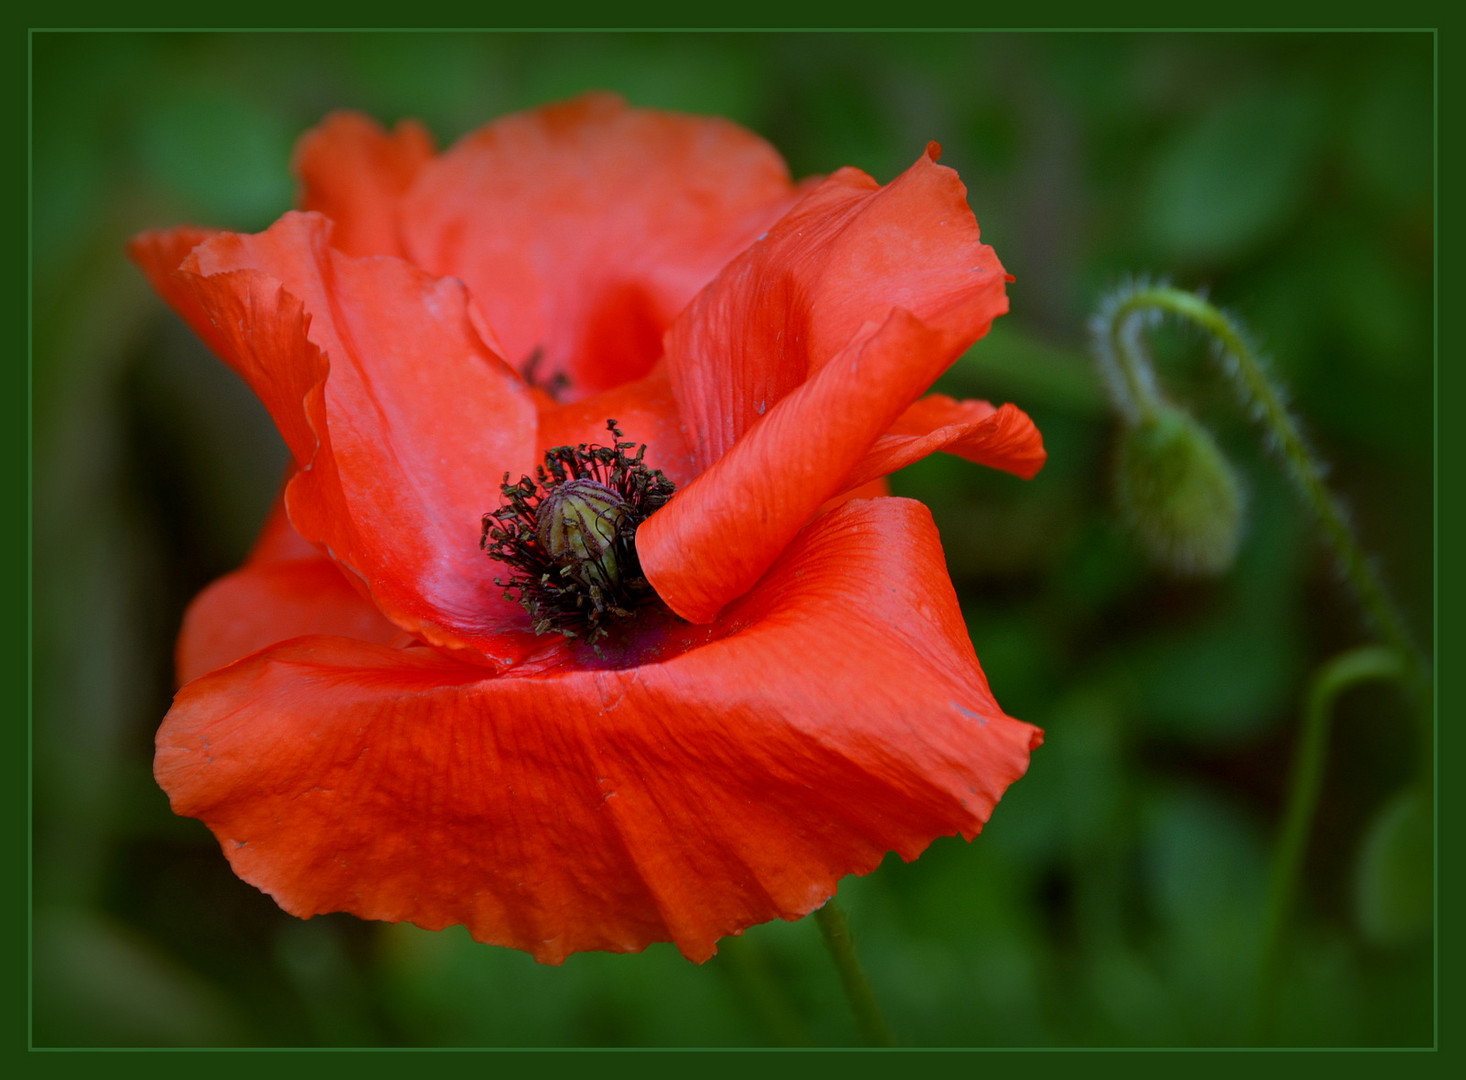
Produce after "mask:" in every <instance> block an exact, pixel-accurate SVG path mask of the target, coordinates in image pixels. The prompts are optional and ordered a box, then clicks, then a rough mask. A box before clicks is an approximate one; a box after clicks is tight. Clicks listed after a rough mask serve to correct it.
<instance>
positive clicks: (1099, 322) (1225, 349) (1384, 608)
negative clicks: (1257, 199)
mask: <svg viewBox="0 0 1466 1080" xmlns="http://www.w3.org/2000/svg"><path fill="white" fill-rule="evenodd" d="M1158 314H1169V315H1175V316H1179V317H1180V318H1183V319H1185V320H1187V321H1188V322H1190V323H1192V324H1194V325H1196V326H1198V327H1200V328H1201V329H1202V330H1204V331H1206V332H1207V334H1208V335H1209V336H1210V337H1211V338H1212V340H1213V342H1214V343H1215V344H1216V348H1217V351H1218V354H1219V358H1220V360H1221V362H1222V370H1223V371H1224V372H1226V374H1227V376H1228V377H1229V378H1230V379H1231V381H1232V382H1233V384H1234V385H1235V386H1236V388H1237V390H1238V392H1239V394H1240V395H1241V398H1242V403H1243V406H1244V408H1245V409H1246V410H1247V412H1248V414H1249V415H1250V416H1252V417H1253V418H1254V419H1256V420H1257V421H1258V422H1259V423H1260V424H1261V425H1262V427H1263V430H1264V432H1265V434H1266V437H1267V441H1268V442H1270V443H1272V444H1273V445H1274V446H1275V447H1276V449H1277V451H1278V452H1279V454H1280V455H1281V456H1282V459H1283V464H1284V468H1285V471H1286V472H1287V473H1288V476H1289V477H1290V478H1291V480H1292V481H1293V486H1294V488H1295V490H1296V491H1297V492H1298V495H1299V497H1300V498H1301V499H1302V501H1303V503H1304V505H1305V506H1307V507H1308V508H1309V509H1310V510H1311V511H1312V512H1313V514H1314V516H1315V517H1316V518H1317V519H1318V522H1319V525H1320V526H1321V527H1322V529H1323V534H1324V538H1325V540H1326V541H1327V542H1328V545H1329V547H1330V548H1332V549H1333V552H1334V555H1335V557H1336V558H1337V559H1338V561H1339V565H1340V567H1342V569H1343V571H1344V575H1345V577H1346V578H1347V579H1348V581H1349V584H1350V586H1351V587H1352V588H1353V590H1354V592H1355V594H1356V595H1357V596H1358V598H1359V601H1360V604H1361V605H1362V606H1363V608H1364V610H1365V613H1366V615H1367V616H1368V618H1369V619H1370V621H1371V622H1372V623H1373V625H1374V628H1375V630H1376V631H1377V632H1378V633H1379V635H1380V636H1381V638H1383V639H1384V641H1385V643H1386V644H1387V645H1389V646H1390V648H1392V649H1394V650H1395V651H1396V652H1398V653H1399V654H1400V656H1401V657H1402V658H1403V659H1404V662H1405V664H1406V666H1407V670H1406V671H1405V673H1404V677H1405V679H1406V681H1407V682H1408V683H1409V684H1410V687H1411V690H1412V691H1413V693H1414V694H1415V695H1416V701H1417V704H1418V705H1419V706H1420V708H1421V711H1422V714H1423V715H1425V716H1426V717H1427V718H1428V716H1429V712H1430V681H1429V677H1428V675H1427V667H1428V665H1427V662H1426V660H1425V658H1424V657H1423V656H1422V654H1421V652H1420V650H1419V648H1418V647H1417V646H1416V645H1415V644H1414V642H1413V641H1412V639H1411V637H1410V634H1409V632H1408V631H1407V630H1406V628H1405V622H1404V619H1403V618H1401V616H1400V613H1399V612H1398V610H1397V609H1396V608H1395V605H1394V604H1393V602H1392V601H1391V600H1390V597H1389V594H1388V593H1387V592H1386V590H1385V587H1384V583H1383V582H1382V581H1381V580H1380V577H1379V574H1378V573H1377V572H1376V570H1375V568H1374V566H1373V565H1372V564H1371V563H1370V561H1369V560H1368V559H1367V558H1366V557H1365V555H1364V552H1363V550H1362V549H1361V548H1360V546H1359V542H1358V540H1357V539H1356V538H1355V536H1354V532H1353V530H1352V529H1351V528H1350V527H1349V523H1348V519H1347V518H1346V517H1345V515H1344V511H1343V508H1342V507H1341V506H1340V504H1339V501H1338V500H1337V499H1336V498H1335V497H1334V495H1333V493H1332V492H1331V491H1330V490H1329V489H1328V486H1327V485H1326V484H1325V483H1324V480H1323V475H1324V474H1323V468H1322V466H1321V465H1320V463H1319V461H1318V459H1317V458H1316V457H1315V455H1314V454H1313V452H1312V451H1311V450H1310V449H1309V447H1308V444H1307V442H1306V441H1305V440H1304V438H1303V433H1302V432H1301V431H1300V430H1299V427H1298V423H1297V421H1296V420H1294V418H1293V416H1292V414H1290V413H1289V412H1288V410H1287V407H1286V406H1285V405H1284V403H1283V398H1282V395H1281V394H1280V393H1279V390H1278V387H1277V385H1276V384H1275V383H1274V382H1273V380H1272V379H1271V378H1269V376H1268V374H1267V372H1266V370H1265V369H1264V368H1263V365H1262V363H1261V362H1260V361H1259V360H1258V358H1257V355H1256V353H1255V351H1254V350H1253V348H1252V346H1251V345H1250V344H1249V343H1248V341H1247V336H1246V334H1245V333H1244V332H1243V330H1242V327H1241V326H1240V324H1239V323H1237V321H1236V320H1234V319H1233V318H1231V317H1230V316H1228V315H1227V314H1226V313H1225V312H1223V311H1220V310H1218V309H1217V308H1216V307H1214V306H1213V305H1211V304H1209V303H1208V302H1207V301H1205V300H1203V299H1202V298H1201V297H1199V296H1197V295H1196V294H1195V293H1189V292H1186V291H1184V290H1182V289H1176V288H1172V287H1171V286H1168V285H1152V284H1146V283H1142V284H1139V285H1136V286H1132V287H1128V288H1125V289H1122V290H1120V291H1119V292H1117V293H1116V294H1114V295H1113V296H1111V297H1110V298H1109V299H1108V300H1107V301H1106V303H1105V304H1104V306H1103V307H1102V308H1101V310H1100V313H1099V314H1098V315H1097V316H1096V317H1095V323H1094V325H1093V329H1094V333H1095V340H1096V342H1097V343H1099V345H1100V348H1099V349H1098V351H1099V353H1100V360H1101V363H1102V364H1104V365H1106V370H1107V374H1109V376H1110V383H1111V392H1112V394H1114V395H1115V396H1116V399H1117V404H1118V405H1119V406H1120V408H1121V411H1122V412H1125V413H1126V415H1127V416H1130V417H1132V418H1133V417H1134V415H1135V413H1136V412H1137V411H1138V412H1139V413H1140V414H1141V415H1146V414H1148V413H1149V412H1153V411H1155V409H1156V407H1157V405H1158V402H1159V397H1158V395H1157V392H1156V390H1155V386H1154V376H1153V375H1152V374H1151V370H1150V364H1149V361H1148V360H1147V359H1146V358H1145V356H1144V352H1143V349H1142V344H1141V340H1140V332H1141V330H1142V329H1143V326H1144V323H1145V322H1146V321H1147V320H1153V319H1154V318H1155V317H1156V316H1157V315H1158ZM1116 370H1118V372H1119V374H1120V377H1119V378H1118V379H1117V378H1116V376H1115V371H1116ZM1122 390H1123V391H1124V392H1127V393H1128V395H1129V399H1130V401H1129V402H1128V403H1127V402H1124V401H1121V400H1120V395H1121V392H1122ZM1127 406H1128V407H1127ZM1427 726H1428V725H1427Z"/></svg>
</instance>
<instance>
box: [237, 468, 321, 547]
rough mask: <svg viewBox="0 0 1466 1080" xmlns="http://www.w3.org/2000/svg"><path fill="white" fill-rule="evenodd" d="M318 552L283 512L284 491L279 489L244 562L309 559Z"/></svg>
mask: <svg viewBox="0 0 1466 1080" xmlns="http://www.w3.org/2000/svg"><path fill="white" fill-rule="evenodd" d="M287 479H288V477H287ZM319 554H320V552H318V551H317V550H316V547H315V545H314V544H312V543H311V542H310V541H309V540H307V539H306V538H305V537H303V536H301V535H300V533H298V532H296V531H295V526H294V525H292V524H290V515H289V514H287V513H286V512H285V492H284V491H281V492H280V494H279V495H277V496H276V497H275V503H274V505H273V506H271V507H270V516H269V517H267V518H265V524H264V525H263V526H262V527H261V528H260V535H259V536H257V537H255V542H254V546H253V547H251V548H250V549H249V555H248V556H247V557H246V558H245V562H247V563H263V562H286V561H287V560H290V559H309V558H311V557H312V556H314V555H319Z"/></svg>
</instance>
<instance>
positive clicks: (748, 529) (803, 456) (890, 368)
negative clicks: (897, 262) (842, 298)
mask: <svg viewBox="0 0 1466 1080" xmlns="http://www.w3.org/2000/svg"><path fill="white" fill-rule="evenodd" d="M966 346H967V343H966V341H965V340H964V339H963V338H960V337H958V336H957V335H955V334H952V333H948V332H944V331H942V330H938V329H934V328H932V327H930V326H927V325H926V324H925V323H923V322H921V321H920V320H919V319H917V318H916V317H915V316H913V315H911V314H910V313H909V312H906V311H902V310H900V309H896V310H893V311H891V312H890V313H889V315H888V317H887V318H886V321H885V323H884V324H883V325H882V326H880V327H879V328H878V329H875V330H874V332H873V333H872V332H870V331H869V330H868V331H866V332H865V333H864V334H863V335H862V337H861V338H859V339H857V341H855V342H854V343H852V344H851V345H850V346H849V347H847V348H846V349H845V350H844V352H842V353H841V354H840V355H839V356H837V357H835V358H834V359H833V360H830V361H829V362H828V363H826V364H825V365H824V366H823V367H821V368H820V369H819V370H818V371H817V372H816V373H815V374H814V375H813V376H812V377H811V378H810V379H809V381H808V382H805V383H804V384H803V385H801V386H799V387H797V388H796V389H794V390H793V391H792V392H791V393H789V394H788V395H787V396H785V397H784V398H782V399H781V400H780V401H779V402H778V403H777V404H775V405H774V406H773V407H772V408H771V409H770V410H769V411H768V413H767V414H766V415H765V416H763V417H762V418H761V419H760V420H759V421H758V422H757V423H755V424H754V425H753V426H751V427H750V428H749V429H748V430H747V431H746V432H745V433H744V435H743V437H742V438H741V439H740V440H739V441H738V442H737V443H735V444H734V445H733V447H732V448H731V449H730V450H729V451H728V452H727V453H726V454H724V455H723V456H722V457H720V458H719V459H718V460H717V461H716V462H714V463H713V465H712V467H711V468H709V469H708V470H707V471H706V472H704V473H703V474H702V475H700V476H698V477H697V478H696V479H695V480H694V481H693V482H692V483H691V484H689V485H688V486H687V487H685V488H683V489H682V490H680V491H678V493H677V494H676V495H675V496H674V497H673V499H672V501H671V502H670V503H668V504H667V505H666V506H665V507H663V508H662V509H661V510H660V511H658V512H657V513H656V514H654V515H652V517H651V518H649V519H648V520H647V521H646V522H645V523H644V524H643V525H642V526H641V528H640V529H639V530H638V532H637V536H636V548H637V553H638V554H639V556H640V558H641V565H642V569H643V571H644V572H645V573H646V577H647V580H648V581H650V582H651V584H652V587H653V588H655V589H656V590H657V595H658V596H660V597H661V598H662V600H663V601H664V602H665V603H666V604H667V606H668V607H670V608H671V609H672V610H673V611H675V612H677V614H679V615H681V616H682V617H683V618H684V619H688V620H690V621H691V622H694V623H705V622H709V621H711V620H712V619H713V618H714V617H716V615H717V614H718V612H719V611H721V610H722V608H723V607H724V605H726V604H727V603H728V602H729V601H731V600H734V599H736V598H737V597H739V596H742V595H743V594H744V593H745V592H746V591H748V589H749V588H751V587H752V586H753V584H754V582H756V581H757V580H758V579H759V578H760V577H762V576H763V574H764V572H765V571H766V570H767V569H768V568H769V566H770V565H772V564H773V562H774V560H775V559H777V558H778V557H779V553H780V552H781V551H782V550H783V548H784V545H785V544H787V543H789V541H790V540H791V539H793V537H794V535H795V534H796V533H797V532H799V530H800V529H801V528H803V527H804V524H805V522H807V521H808V520H809V518H810V516H811V515H812V514H814V512H815V511H816V510H818V509H819V507H820V506H821V504H823V503H824V502H825V501H826V500H828V499H830V498H831V497H833V496H834V495H837V494H838V493H839V492H840V491H842V490H844V489H845V488H846V487H852V486H855V485H853V484H849V483H847V477H849V476H850V474H851V471H852V470H853V469H854V468H855V467H856V466H857V465H858V464H859V463H860V462H861V460H862V459H863V458H864V457H865V456H866V453H867V451H869V450H870V448H871V445H872V444H873V443H874V442H875V441H876V439H877V438H878V437H879V436H880V435H881V433H882V432H884V431H886V429H887V428H889V427H890V426H891V425H892V424H893V423H894V422H895V421H896V418H897V417H898V416H899V415H900V414H901V413H902V412H903V411H904V410H905V408H906V406H907V404H908V403H909V402H910V401H911V400H912V399H913V398H915V397H916V396H917V395H918V394H919V393H921V391H922V390H924V389H926V388H927V387H928V386H930V385H931V383H932V380H933V379H935V378H936V376H937V375H938V374H939V373H940V372H941V371H943V370H945V369H946V367H947V366H948V365H949V364H950V363H951V362H952V361H953V360H955V359H956V358H957V356H958V355H960V354H961V352H962V350H963V349H965V348H966ZM872 478H873V477H866V478H865V479H872Z"/></svg>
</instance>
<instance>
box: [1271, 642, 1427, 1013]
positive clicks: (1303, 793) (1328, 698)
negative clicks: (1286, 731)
mask: <svg viewBox="0 0 1466 1080" xmlns="http://www.w3.org/2000/svg"><path fill="white" fill-rule="evenodd" d="M1406 664H1407V661H1406V659H1405V657H1403V656H1401V654H1400V653H1398V652H1396V651H1394V650H1393V649H1386V648H1382V647H1380V646H1378V645H1365V646H1362V647H1360V648H1357V649H1351V650H1350V651H1348V652H1346V653H1341V654H1340V655H1338V656H1336V657H1334V658H1333V659H1332V660H1330V661H1329V662H1328V663H1326V664H1325V665H1324V666H1323V667H1322V668H1320V669H1319V671H1318V674H1317V675H1316V676H1314V680H1313V685H1312V686H1311V687H1310V688H1309V692H1308V704H1307V712H1306V714H1305V716H1304V722H1303V734H1302V737H1301V739H1300V741H1299V744H1298V750H1297V753H1296V754H1295V755H1294V758H1293V773H1292V776H1291V777H1290V778H1289V781H1288V805H1287V809H1286V810H1285V812H1284V817H1283V828H1282V832H1281V833H1280V834H1279V835H1278V841H1277V847H1276V848H1274V850H1273V866H1272V878H1271V880H1270V882H1269V886H1268V906H1267V921H1266V923H1265V924H1264V929H1263V944H1262V959H1261V968H1260V971H1261V984H1260V989H1259V993H1258V1025H1259V1027H1258V1030H1259V1034H1260V1035H1261V1036H1262V1037H1263V1038H1266V1037H1267V1036H1268V1034H1269V1033H1270V1031H1271V1024H1272V1021H1273V1019H1274V1015H1275V1013H1276V1005H1277V995H1278V976H1279V970H1280V966H1281V961H1282V953H1283V935H1284V931H1285V930H1286V929H1287V924H1288V919H1289V916H1290V915H1291V913H1292V908H1293V901H1294V898H1295V897H1296V895H1297V892H1298V880H1299V877H1300V876H1301V874H1302V870H1303V856H1304V854H1305V853H1306V852H1307V850H1308V839H1309V835H1310V834H1311V833H1312V832H1313V819H1314V816H1315V815H1316V813H1317V812H1318V798H1319V792H1320V791H1321V790H1322V788H1323V770H1324V763H1325V760H1326V759H1327V757H1328V743H1329V729H1330V727H1331V726H1332V725H1331V722H1332V719H1333V708H1334V702H1335V701H1336V700H1337V699H1338V697H1339V695H1340V694H1342V693H1343V692H1344V691H1345V690H1348V689H1349V688H1351V687H1354V686H1358V685H1359V684H1360V683H1364V682H1370V681H1379V680H1392V679H1393V680H1400V681H1402V682H1403V681H1404V680H1405V679H1406V677H1407V667H1406Z"/></svg>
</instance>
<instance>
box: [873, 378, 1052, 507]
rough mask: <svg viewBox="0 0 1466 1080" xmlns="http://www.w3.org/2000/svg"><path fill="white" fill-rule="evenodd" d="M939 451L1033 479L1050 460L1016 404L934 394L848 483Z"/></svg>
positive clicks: (918, 404) (904, 416)
mask: <svg viewBox="0 0 1466 1080" xmlns="http://www.w3.org/2000/svg"><path fill="white" fill-rule="evenodd" d="M938 450H942V451H945V452H946V453H949V454H955V455H956V456H958V457H960V458H964V459H966V460H967V461H971V462H974V463H975V464H978V465H987V466H989V467H991V468H994V469H1002V470H1003V471H1004V472H1010V473H1013V474H1015V475H1017V476H1021V477H1022V478H1023V479H1025V480H1031V479H1033V477H1034V476H1035V475H1037V473H1038V471H1039V469H1041V468H1043V463H1044V461H1045V460H1046V459H1047V456H1048V455H1047V454H1046V453H1045V452H1044V444H1043V436H1042V435H1040V434H1039V430H1038V428H1037V427H1035V426H1034V423H1033V421H1032V420H1030V419H1029V418H1028V414H1027V413H1025V412H1024V411H1023V410H1022V409H1020V408H1018V406H1016V405H1004V406H1002V407H1001V408H996V409H995V408H994V407H993V406H992V405H991V404H989V403H988V402H986V401H970V400H969V401H956V400H954V399H952V398H949V397H947V396H946V395H945V394H929V395H928V396H926V397H924V398H922V399H921V400H920V401H917V402H915V403H914V404H913V405H912V406H911V408H909V409H907V410H906V411H905V412H904V413H902V414H901V415H900V416H899V417H898V418H897V420H896V422H895V423H894V424H892V425H891V429H890V430H889V431H887V432H886V434H884V435H882V436H881V437H880V438H879V439H877V440H876V442H875V445H874V446H872V447H871V448H870V453H868V454H866V455H865V459H864V460H863V461H861V463H860V464H859V465H857V466H856V467H855V470H854V471H853V472H852V473H851V474H850V476H848V477H847V478H846V480H845V483H846V484H847V485H849V486H851V487H855V486H858V485H860V484H864V483H866V482H867V481H868V480H871V479H874V478H875V477H879V476H887V475H889V474H891V473H893V472H895V471H896V470H897V469H904V468H905V467H906V466H907V465H910V464H912V463H913V462H916V461H920V460H921V459H922V458H924V457H926V456H927V455H928V454H934V453H936V452H937V451H938Z"/></svg>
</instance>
